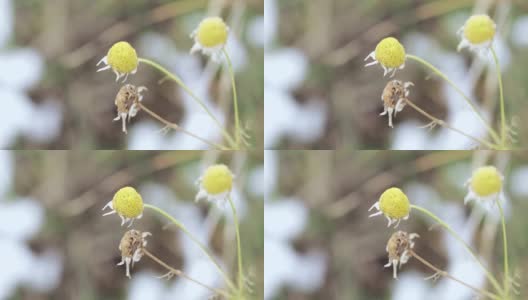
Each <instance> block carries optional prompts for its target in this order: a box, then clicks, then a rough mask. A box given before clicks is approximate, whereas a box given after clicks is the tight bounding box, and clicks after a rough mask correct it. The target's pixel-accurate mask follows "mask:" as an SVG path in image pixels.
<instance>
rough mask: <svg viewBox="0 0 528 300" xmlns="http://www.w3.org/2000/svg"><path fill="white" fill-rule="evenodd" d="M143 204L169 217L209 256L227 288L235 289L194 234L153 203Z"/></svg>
mask: <svg viewBox="0 0 528 300" xmlns="http://www.w3.org/2000/svg"><path fill="white" fill-rule="evenodd" d="M144 206H145V207H146V208H150V209H152V210H154V211H155V212H157V213H159V214H160V215H162V216H164V217H165V218H167V219H169V221H171V222H172V223H173V224H174V225H176V227H178V228H179V229H180V230H181V231H183V232H184V233H185V234H186V235H187V236H188V237H189V238H190V239H191V240H192V241H193V242H194V243H195V244H196V245H197V246H198V247H199V248H200V250H202V252H203V253H204V254H205V255H206V256H207V257H208V258H209V260H210V261H211V262H212V263H213V264H214V265H215V266H216V268H217V269H218V272H219V273H220V274H221V275H222V277H223V278H224V281H225V282H226V284H227V285H228V286H229V288H231V289H235V286H234V284H233V282H231V280H230V279H229V277H228V276H227V275H226V273H225V272H224V271H223V270H222V268H221V267H220V265H219V264H218V263H217V262H216V260H215V259H214V258H213V256H212V255H211V254H209V251H207V249H206V248H205V246H204V245H203V244H202V243H201V242H200V241H199V240H198V239H197V238H196V237H194V235H192V234H191V233H190V232H189V231H188V230H187V228H186V227H185V226H184V225H183V224H182V223H181V222H180V221H178V220H176V219H174V218H173V217H172V216H171V215H169V214H168V213H166V212H165V211H164V210H163V209H161V208H158V207H156V206H154V205H151V204H144Z"/></svg>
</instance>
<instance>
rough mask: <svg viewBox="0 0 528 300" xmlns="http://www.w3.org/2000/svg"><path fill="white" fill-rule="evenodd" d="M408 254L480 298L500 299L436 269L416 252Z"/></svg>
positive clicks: (410, 251) (411, 251)
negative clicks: (480, 296)
mask: <svg viewBox="0 0 528 300" xmlns="http://www.w3.org/2000/svg"><path fill="white" fill-rule="evenodd" d="M409 254H410V255H412V256H413V257H414V258H416V259H417V260H419V261H420V262H421V263H422V264H424V265H426V266H427V267H429V268H430V269H431V270H433V271H435V272H436V273H437V274H439V275H441V276H444V277H446V278H449V279H451V280H453V281H456V282H458V283H460V284H462V285H463V286H465V287H467V288H469V289H471V290H473V291H474V292H475V293H477V294H479V295H482V296H485V297H489V298H491V299H496V300H500V297H499V296H497V295H495V294H492V293H490V292H488V291H485V290H482V289H479V288H477V287H474V286H472V285H470V284H468V283H466V282H464V281H462V280H460V279H458V278H456V277H454V276H452V275H450V274H449V273H447V272H446V271H444V270H441V269H439V268H437V267H435V266H434V265H433V264H431V263H430V262H428V261H427V260H426V259H425V258H423V257H421V256H419V255H418V254H416V252H414V251H413V250H409Z"/></svg>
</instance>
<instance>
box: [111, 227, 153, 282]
mask: <svg viewBox="0 0 528 300" xmlns="http://www.w3.org/2000/svg"><path fill="white" fill-rule="evenodd" d="M149 235H152V234H151V233H150V232H141V231H138V230H129V231H127V232H125V234H124V235H123V237H122V238H121V242H120V243H119V247H118V248H119V251H121V262H120V263H118V264H117V265H118V266H122V265H126V276H127V277H128V278H131V277H130V265H132V266H134V263H135V262H138V261H139V260H140V259H141V257H143V254H144V253H143V249H144V248H145V247H146V246H147V237H148V236H149Z"/></svg>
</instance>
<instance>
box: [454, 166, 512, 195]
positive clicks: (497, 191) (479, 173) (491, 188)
mask: <svg viewBox="0 0 528 300" xmlns="http://www.w3.org/2000/svg"><path fill="white" fill-rule="evenodd" d="M503 180H504V177H503V176H502V174H501V173H500V172H499V170H497V168H495V167H494V166H484V167H480V168H478V169H476V170H475V171H473V175H472V176H471V178H470V179H469V180H468V181H467V182H466V186H467V187H468V193H467V195H466V197H465V198H464V204H467V203H468V202H469V201H471V200H479V201H482V202H490V204H491V203H495V202H494V200H499V198H502V197H503V193H502V184H503ZM492 201H493V202H492Z"/></svg>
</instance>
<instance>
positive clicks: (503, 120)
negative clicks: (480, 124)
mask: <svg viewBox="0 0 528 300" xmlns="http://www.w3.org/2000/svg"><path fill="white" fill-rule="evenodd" d="M490 50H491V54H493V60H494V61H495V67H496V68H497V79H498V81H499V94H500V114H501V143H502V146H503V147H505V146H506V112H505V111H504V91H503V88H502V72H501V68H500V64H499V58H498V57H497V53H495V50H494V49H493V47H490Z"/></svg>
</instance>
